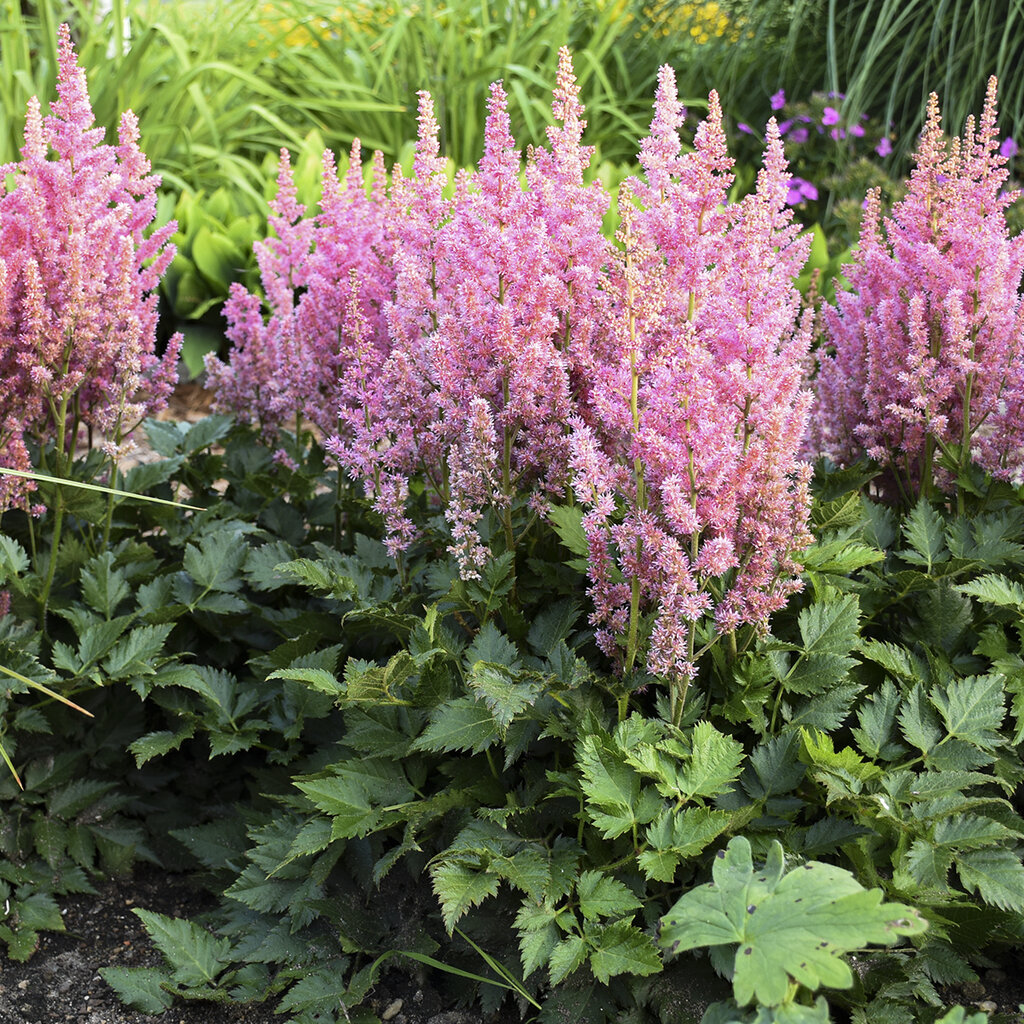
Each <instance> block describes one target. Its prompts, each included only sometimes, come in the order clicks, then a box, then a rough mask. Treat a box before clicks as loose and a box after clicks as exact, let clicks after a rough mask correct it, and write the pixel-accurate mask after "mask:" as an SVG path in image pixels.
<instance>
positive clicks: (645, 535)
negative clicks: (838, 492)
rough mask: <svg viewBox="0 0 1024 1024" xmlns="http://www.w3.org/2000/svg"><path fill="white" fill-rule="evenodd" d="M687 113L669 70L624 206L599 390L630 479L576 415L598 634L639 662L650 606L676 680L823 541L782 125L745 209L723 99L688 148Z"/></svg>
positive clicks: (792, 581) (783, 584) (658, 644)
mask: <svg viewBox="0 0 1024 1024" xmlns="http://www.w3.org/2000/svg"><path fill="white" fill-rule="evenodd" d="M682 116H683V114H682V109H681V107H680V105H679V103H678V101H677V99H676V91H675V81H674V77H673V76H672V74H671V71H669V70H668V69H663V70H662V73H661V75H660V77H659V90H658V97H657V102H656V108H655V118H654V121H653V123H652V128H651V139H650V140H648V143H647V144H646V145H645V146H644V148H643V149H642V151H641V155H640V160H641V164H642V165H643V167H644V171H645V180H643V181H631V182H629V183H628V191H627V193H626V197H625V199H624V200H622V204H621V205H622V213H623V230H622V232H621V234H620V237H621V241H622V244H623V247H624V253H623V266H622V270H621V272H620V275H619V279H618V281H617V284H616V288H617V293H618V298H617V319H618V324H617V331H618V339H619V352H618V359H617V360H616V361H614V362H612V363H610V364H608V365H607V366H604V367H602V368H601V369H602V376H601V378H600V379H599V381H598V382H597V383H596V384H595V393H596V399H595V407H596V408H597V409H598V410H599V411H601V412H602V414H603V419H604V422H603V424H602V427H603V430H604V433H605V435H606V436H607V437H608V438H609V441H608V442H606V445H605V460H604V463H603V465H604V466H607V465H608V464H609V463H611V464H617V465H619V466H620V467H628V470H629V473H628V480H627V482H625V483H623V482H622V478H621V475H620V479H619V482H617V483H614V484H612V483H610V480H611V478H612V476H613V474H611V473H609V472H608V471H607V469H604V470H603V471H602V472H599V473H598V474H597V475H598V479H597V480H594V481H593V482H591V480H590V479H589V476H590V475H591V474H592V473H593V472H594V470H593V469H588V468H587V463H590V464H591V465H592V466H596V465H597V464H598V462H599V460H596V459H595V458H594V456H593V454H592V451H591V449H592V447H593V435H592V434H588V433H586V432H585V431H583V430H581V429H580V427H579V425H578V424H577V425H575V426H574V441H573V468H574V470H575V473H576V485H575V486H576V492H577V495H578V496H579V498H580V500H581V501H582V502H583V503H584V505H585V506H587V507H588V508H589V511H588V513H587V515H586V517H585V520H584V523H585V530H586V532H587V536H588V543H589V545H590V549H591V569H590V575H591V588H590V589H591V595H592V597H593V599H594V604H595V611H594V615H593V617H592V620H591V621H592V623H593V624H594V625H595V626H596V627H597V628H598V640H599V643H600V644H601V645H602V647H603V648H604V649H605V650H606V651H609V652H613V651H614V652H619V655H620V656H621V657H623V659H624V664H625V667H627V668H631V667H632V663H633V661H634V659H635V658H637V657H638V656H639V655H640V653H641V652H640V650H639V645H640V632H641V631H640V629H639V623H638V618H639V616H645V617H646V616H649V617H650V619H651V624H650V640H649V643H648V645H647V649H646V665H647V668H648V670H649V671H651V672H653V673H655V674H657V675H660V676H665V677H669V678H675V679H685V678H688V677H689V676H690V675H692V673H693V671H694V658H695V656H696V654H697V653H699V651H698V648H699V646H700V645H701V644H702V643H707V642H710V640H711V639H713V637H714V636H715V635H716V634H721V633H727V632H731V631H733V630H735V629H736V628H737V627H738V626H740V625H742V624H752V625H755V626H757V627H759V628H763V627H765V626H766V623H767V619H768V616H769V615H770V614H771V612H773V611H775V610H777V609H779V608H780V607H782V605H783V604H784V603H785V600H786V598H787V597H788V596H789V595H790V594H791V593H793V591H794V590H796V589H798V588H799V580H798V578H797V572H798V570H799V566H798V565H797V563H796V562H795V560H794V553H795V552H796V551H797V550H799V549H800V548H802V547H804V546H805V545H806V544H807V543H808V542H809V539H810V538H809V536H808V534H807V527H806V524H807V513H808V502H809V499H808V493H807V482H808V477H809V468H808V467H807V466H806V465H804V464H802V463H801V462H800V461H799V459H798V457H797V453H798V450H799V446H800V442H801V439H802V434H803V430H804V425H805V421H806V416H807V408H808V403H809V396H808V395H807V394H806V393H805V392H804V391H803V390H802V389H801V378H802V372H803V363H804V361H805V359H806V353H807V349H808V346H809V341H810V324H809V322H807V323H805V324H804V326H803V327H802V328H800V327H798V326H797V320H798V313H799V298H798V295H797V294H796V292H795V291H794V289H793V285H792V280H793V277H794V276H795V275H796V273H798V271H799V269H800V267H801V266H802V265H803V262H804V260H805V258H806V242H804V241H803V240H799V239H797V237H796V235H797V230H798V229H797V227H796V225H794V224H793V222H792V215H791V213H790V212H789V211H788V210H787V209H786V194H787V188H788V174H787V171H786V162H785V158H784V156H783V151H782V143H781V140H780V138H779V133H778V129H777V127H776V126H775V124H774V122H771V123H770V124H769V127H768V132H767V140H768V141H767V151H766V154H765V165H764V168H763V170H762V171H761V173H760V175H759V178H758V186H757V190H756V192H755V193H753V194H751V195H750V196H748V197H746V198H745V199H744V200H743V201H742V202H741V203H739V204H733V205H731V204H729V203H728V200H727V192H728V188H729V185H730V183H731V174H730V170H731V166H732V164H731V160H730V159H729V157H728V154H727V151H726V147H725V136H724V132H723V130H722V125H721V109H720V106H719V103H718V97H717V96H716V95H715V94H714V93H712V94H711V97H710V102H709V114H708V118H707V120H706V121H705V122H704V123H703V124H702V125H701V126H700V128H699V129H698V132H697V136H696V139H695V144H694V151H693V152H692V153H689V154H686V155H681V147H680V145H679V139H678V130H679V127H680V125H681V123H682ZM601 478H603V479H601ZM612 487H614V488H615V499H614V501H613V500H610V497H611V495H610V493H609V492H610V490H611V488H612ZM613 510H614V511H613ZM602 538H603V544H604V550H603V551H602ZM611 564H614V565H616V566H617V567H618V569H619V570H620V572H621V576H622V578H623V579H624V581H625V585H623V584H621V583H613V582H612V580H614V579H615V574H614V573H613V572H612V571H611V569H610V565H611ZM702 622H703V623H704V626H703V627H702V628H700V629H699V627H700V624H701V623H702Z"/></svg>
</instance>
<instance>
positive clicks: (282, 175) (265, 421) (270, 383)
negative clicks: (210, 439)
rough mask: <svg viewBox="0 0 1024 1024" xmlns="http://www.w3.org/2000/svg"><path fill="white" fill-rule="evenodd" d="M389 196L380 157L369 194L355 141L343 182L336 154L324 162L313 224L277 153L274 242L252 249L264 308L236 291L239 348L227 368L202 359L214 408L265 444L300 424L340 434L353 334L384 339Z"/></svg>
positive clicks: (231, 320)
mask: <svg viewBox="0 0 1024 1024" xmlns="http://www.w3.org/2000/svg"><path fill="white" fill-rule="evenodd" d="M385 187H386V175H385V173H384V163H383V157H382V155H381V154H380V153H376V154H375V155H374V158H373V164H372V188H371V190H370V193H369V195H368V194H367V192H366V189H365V188H364V185H363V161H362V155H361V148H360V143H359V140H358V139H356V140H355V141H354V142H353V144H352V149H351V152H350V157H349V169H348V173H347V174H346V176H345V178H344V180H339V177H338V169H337V166H336V164H335V161H334V157H333V155H332V154H331V152H330V151H326V152H325V153H324V154H323V160H322V172H321V200H320V212H319V214H317V215H316V216H315V217H308V216H306V207H305V206H304V205H303V204H302V203H300V202H299V201H298V197H297V190H296V187H295V182H294V179H293V176H292V170H291V162H290V158H289V155H288V152H287V150H282V151H281V160H280V164H279V166H278V179H277V194H276V196H275V198H274V200H273V201H272V202H271V213H272V216H271V218H270V226H271V228H272V229H273V231H274V233H275V235H276V237H274V238H269V239H267V240H266V241H264V242H257V243H256V245H255V250H256V258H257V263H258V265H259V269H260V279H261V283H262V288H263V294H264V298H263V299H262V300H261V298H260V296H259V295H257V294H255V293H252V292H248V291H246V290H245V289H244V288H243V287H242V286H241V285H238V284H235V285H233V286H232V288H231V293H230V296H229V298H228V301H227V302H226V303H225V306H224V316H225V318H226V320H227V322H228V327H227V332H226V333H227V336H228V338H229V340H231V341H232V342H233V348H232V350H231V353H230V355H229V357H228V362H227V363H224V362H222V361H221V360H220V359H218V358H217V357H216V356H215V355H212V354H211V355H209V356H207V358H206V370H207V374H208V382H209V387H210V388H211V390H212V391H213V393H214V402H215V407H216V408H218V409H225V410H231V411H232V412H235V413H237V414H239V415H240V416H242V417H243V418H244V419H247V420H248V421H249V422H251V423H253V424H254V425H259V426H260V427H261V429H262V430H263V431H264V433H265V434H267V435H268V436H274V435H276V434H277V433H278V431H279V430H280V429H281V427H282V426H283V425H285V424H289V423H295V422H296V421H297V420H299V421H301V420H303V419H305V420H307V421H308V422H310V423H312V424H313V425H315V426H316V427H317V428H318V429H319V430H320V432H321V435H322V436H327V435H329V434H332V433H333V432H335V431H337V429H338V415H337V410H338V406H339V404H340V403H341V401H342V391H341V388H340V386H339V381H340V380H341V378H342V377H343V375H344V374H345V372H346V371H347V369H348V366H349V364H350V362H351V356H352V352H353V351H354V348H355V346H354V343H353V339H354V337H355V333H356V332H362V336H363V337H372V338H374V339H383V338H384V337H385V332H384V323H383V312H382V310H383V307H384V305H385V303H386V301H387V300H388V299H390V296H391V292H392V290H393V283H392V278H393V273H392V270H391V261H390V259H389V258H388V257H387V239H386V237H385V233H384V226H385V222H386V219H387V216H388V209H389V204H388V200H387V196H386V191H385ZM353 298H354V299H355V301H354V303H353V301H352V300H353ZM264 306H266V307H267V311H268V312H267V315H266V317H264ZM367 332H369V334H367Z"/></svg>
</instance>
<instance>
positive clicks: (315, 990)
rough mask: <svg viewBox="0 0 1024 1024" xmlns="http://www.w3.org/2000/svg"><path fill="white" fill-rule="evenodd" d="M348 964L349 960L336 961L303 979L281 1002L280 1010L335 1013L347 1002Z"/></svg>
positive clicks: (293, 986)
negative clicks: (346, 980)
mask: <svg viewBox="0 0 1024 1024" xmlns="http://www.w3.org/2000/svg"><path fill="white" fill-rule="evenodd" d="M347 963H348V961H347V960H336V961H334V962H333V963H331V964H329V965H327V966H325V967H320V968H318V969H317V970H314V971H312V972H311V973H309V974H307V975H306V976H305V977H303V978H300V979H299V980H298V981H297V982H296V983H295V984H294V985H292V987H291V988H290V989H288V991H287V992H286V993H285V995H284V998H282V1000H281V1002H280V1003H278V1004H277V1009H278V1012H279V1013H284V1012H288V1011H290V1012H292V1013H306V1012H308V1013H314V1014H321V1013H331V1014H332V1015H333V1014H334V1012H336V1011H337V1010H338V1009H339V1008H341V1007H343V1006H344V1005H345V1000H346V999H347V997H348V986H347V985H346V984H345V978H346V977H347V973H348V972H347V971H346V970H345V968H346V965H347Z"/></svg>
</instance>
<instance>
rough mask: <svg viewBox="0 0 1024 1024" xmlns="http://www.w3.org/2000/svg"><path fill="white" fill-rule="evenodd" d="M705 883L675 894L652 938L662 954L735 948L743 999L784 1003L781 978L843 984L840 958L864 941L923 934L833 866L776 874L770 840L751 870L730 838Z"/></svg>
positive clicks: (779, 867)
mask: <svg viewBox="0 0 1024 1024" xmlns="http://www.w3.org/2000/svg"><path fill="white" fill-rule="evenodd" d="M712 874H713V878H714V882H713V883H709V884H706V885H702V886H698V887H697V888H695V889H691V890H690V891H689V892H687V893H685V894H684V895H683V896H682V897H681V898H680V899H679V901H678V902H677V903H676V905H675V906H674V907H673V908H672V910H670V911H669V913H668V914H666V915H665V917H664V918H663V919H662V929H661V940H660V941H661V944H662V945H663V946H666V947H668V948H669V949H670V950H671V951H672V952H679V951H682V950H687V949H695V948H697V947H699V946H718V945H732V944H734V943H735V944H736V947H737V948H736V952H735V959H734V964H733V991H734V994H735V997H736V1001H737V1002H738V1003H740V1005H745V1004H747V1003H750V1002H751V1001H753V1000H754V999H756V1000H757V1001H758V1002H759V1003H761V1004H762V1005H764V1006H777V1005H779V1004H780V1003H783V1002H785V1001H786V999H787V996H788V992H789V986H790V982H791V980H792V981H796V982H799V983H800V984H802V985H805V986H806V987H807V988H809V989H811V990H814V989H817V988H818V987H819V986H821V985H828V986H831V987H839V988H847V987H849V986H850V985H851V984H852V983H853V976H852V974H851V972H850V968H849V967H848V965H847V964H846V963H845V962H844V961H843V960H841V959H840V957H841V956H842V955H843V954H844V953H847V952H849V951H851V950H854V949H859V948H860V947H861V946H864V945H866V944H867V943H882V944H886V945H888V944H889V943H891V942H893V941H895V939H896V938H897V937H898V936H900V935H913V934H918V933H920V932H922V931H924V928H925V921H924V920H923V919H922V918H921V917H920V916H919V915H918V914H917V912H916V911H915V910H913V909H912V908H910V907H906V906H903V905H902V904H882V898H883V894H882V892H881V890H877V889H875V890H870V891H869V890H865V889H862V888H861V886H860V885H859V883H858V882H857V881H856V879H855V878H854V877H853V875H851V874H850V872H848V871H844V870H843V869H842V868H837V867H833V866H832V865H829V864H821V863H818V862H815V861H811V862H809V863H807V864H803V865H801V866H799V867H797V868H795V869H793V870H792V871H790V872H789V873H788V874H783V857H782V846H781V844H779V843H778V842H773V843H772V846H771V849H770V852H769V856H768V862H767V863H766V864H765V867H764V868H763V869H762V870H760V871H758V872H755V870H754V866H753V861H752V858H751V851H750V844H749V842H747V840H746V839H744V838H743V837H741V836H739V837H736V838H734V839H732V840H731V841H730V842H729V846H728V848H727V849H726V850H722V851H720V852H719V854H718V856H717V857H716V858H715V861H714V864H713V866H712Z"/></svg>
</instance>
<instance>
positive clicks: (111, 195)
mask: <svg viewBox="0 0 1024 1024" xmlns="http://www.w3.org/2000/svg"><path fill="white" fill-rule="evenodd" d="M58 53H59V72H58V77H57V100H56V101H55V102H54V103H53V104H52V106H51V113H50V114H49V115H47V116H46V117H43V116H42V114H41V111H40V107H39V102H38V100H37V99H36V98H35V97H33V98H32V99H31V100H30V101H29V105H28V113H27V116H26V122H25V144H24V146H23V147H22V150H21V160H20V161H19V162H18V163H15V164H11V165H8V166H6V167H3V168H0V173H3V174H13V175H14V184H13V187H12V188H11V190H10V191H8V192H7V193H6V194H5V195H3V196H2V197H0V395H2V396H3V404H2V409H3V411H2V413H0V460H2V461H3V464H4V465H6V466H7V467H9V468H15V469H21V470H27V469H28V468H29V454H28V445H29V444H37V445H42V444H44V443H45V442H46V440H48V439H51V438H55V440H56V442H57V452H58V455H57V458H58V460H62V459H66V458H69V457H70V455H71V454H72V450H73V447H74V445H75V444H76V443H77V441H78V435H79V430H80V429H81V428H88V429H89V430H90V431H91V430H94V429H95V430H96V431H98V432H100V433H101V434H102V435H104V436H105V437H106V438H107V446H108V448H109V450H110V452H111V453H112V454H115V453H116V451H117V448H118V446H119V445H120V443H121V441H122V440H123V438H124V437H125V436H126V435H127V434H128V433H129V432H130V430H131V429H132V428H133V427H134V426H135V425H136V424H137V423H138V422H139V421H140V420H141V419H142V418H143V417H144V416H146V415H149V414H152V413H154V412H156V411H158V410H159V409H160V408H161V407H162V406H163V405H164V404H165V403H166V398H167V396H168V394H169V393H170V391H171V389H172V388H173V386H174V383H175V380H176V370H177V358H178V352H179V349H180V344H181V339H180V337H179V336H177V335H175V336H174V338H172V339H171V341H170V342H169V344H168V346H167V349H166V352H165V354H164V356H163V358H162V359H161V358H158V357H157V356H156V355H155V346H156V325H157V308H156V304H157V294H156V288H157V285H158V283H159V280H160V276H161V275H162V274H163V272H164V270H165V269H166V268H167V265H168V264H169V263H170V261H171V259H172V257H173V255H174V249H173V246H171V245H169V244H168V241H167V240H168V238H169V237H170V236H171V234H173V232H174V231H175V229H176V225H175V224H174V223H173V222H172V223H170V224H167V225H165V226H164V227H162V228H160V229H158V230H156V231H154V232H152V234H150V235H149V237H146V235H145V232H146V229H147V228H148V226H149V225H150V224H151V222H152V220H153V217H154V215H155V213H156V188H157V185H158V184H159V178H158V177H157V176H155V175H151V174H150V173H149V171H150V165H149V161H148V160H147V159H146V157H145V155H144V154H143V153H142V152H141V150H140V149H139V146H138V139H139V132H138V124H137V121H136V119H135V116H134V114H132V113H131V112H130V111H129V112H127V113H125V114H124V115H123V116H122V118H121V123H120V127H119V130H118V144H117V145H116V146H112V145H107V144H105V143H104V142H103V134H104V133H103V129H102V128H98V127H93V113H92V108H91V106H90V102H89V95H88V90H87V86H86V79H85V73H84V71H83V70H82V69H81V68H80V67H79V66H78V64H77V62H76V57H75V52H74V48H73V46H72V43H71V36H70V31H69V29H68V27H67V26H66V25H62V26H61V27H60V32H59V49H58ZM51 151H52V152H53V154H54V155H55V159H53V158H51V155H50V153H51ZM55 435H59V436H55ZM54 468H56V469H57V470H58V471H60V470H62V469H63V468H66V467H64V466H63V465H62V464H60V465H58V466H57V467H54ZM26 494H27V488H26V486H25V485H24V484H22V483H20V482H19V481H17V480H16V479H15V478H12V477H7V476H5V477H0V508H2V507H4V505H8V504H12V503H24V501H25V500H26V497H25V496H26Z"/></svg>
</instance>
